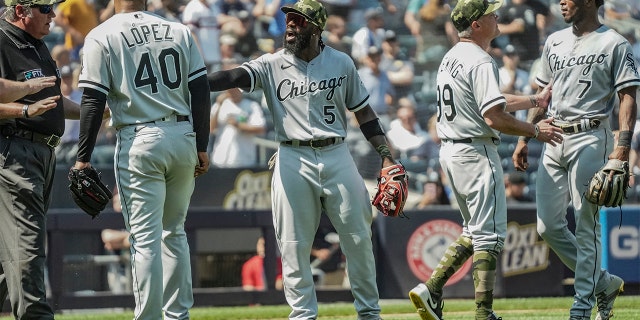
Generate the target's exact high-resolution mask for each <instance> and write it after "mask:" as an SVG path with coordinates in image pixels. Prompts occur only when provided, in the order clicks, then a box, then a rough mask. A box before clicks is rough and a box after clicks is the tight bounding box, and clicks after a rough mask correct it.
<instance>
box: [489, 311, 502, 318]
mask: <svg viewBox="0 0 640 320" xmlns="http://www.w3.org/2000/svg"><path fill="white" fill-rule="evenodd" d="M487 320H502V317H498V316H497V315H496V314H495V313H493V312H491V313H490V314H489V316H488V317H487Z"/></svg>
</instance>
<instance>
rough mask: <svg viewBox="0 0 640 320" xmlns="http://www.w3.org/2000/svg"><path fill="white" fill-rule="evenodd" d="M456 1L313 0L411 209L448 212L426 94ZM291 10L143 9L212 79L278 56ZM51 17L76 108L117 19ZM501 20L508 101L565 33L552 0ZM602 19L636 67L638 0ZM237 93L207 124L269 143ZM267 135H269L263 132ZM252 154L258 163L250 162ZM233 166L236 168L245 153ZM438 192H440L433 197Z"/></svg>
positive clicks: (70, 156)
mask: <svg viewBox="0 0 640 320" xmlns="http://www.w3.org/2000/svg"><path fill="white" fill-rule="evenodd" d="M454 1H455V0H383V1H377V0H359V1H355V0H324V1H321V2H323V3H324V4H325V6H326V7H327V10H328V13H329V17H328V20H327V26H326V30H325V32H324V34H323V42H324V43H325V44H326V45H329V46H332V47H334V48H337V49H339V50H341V51H343V52H345V53H346V54H348V55H350V56H351V58H352V59H353V61H354V63H355V64H356V66H357V67H358V71H359V74H360V77H361V78H362V80H363V82H364V84H365V86H366V87H367V89H368V90H369V93H370V100H369V102H370V104H371V106H372V108H373V109H374V110H375V111H376V112H377V113H378V115H379V117H380V119H381V122H382V123H383V124H384V126H385V127H386V128H385V129H386V130H387V132H389V138H390V140H391V144H392V146H393V149H394V153H395V154H394V157H395V158H396V159H399V160H400V161H401V162H402V163H403V164H404V165H405V166H406V168H407V170H408V171H409V173H410V176H411V178H412V179H411V180H410V181H411V182H412V188H413V189H414V190H415V191H414V192H417V193H419V194H422V197H421V199H420V201H419V202H418V203H417V204H416V207H418V208H424V207H426V206H429V205H432V204H449V203H455V201H448V199H447V197H446V195H447V194H448V190H449V188H448V186H447V183H448V182H447V181H443V179H442V178H441V175H440V174H439V168H438V167H439V164H438V159H437V157H438V145H439V141H438V138H437V136H436V134H435V130H434V126H435V122H434V117H433V116H434V114H435V110H436V103H437V102H436V96H435V93H434V92H435V88H434V86H435V84H434V83H435V73H436V72H435V71H436V68H437V66H438V64H439V63H440V60H441V59H442V57H443V55H444V54H445V53H446V51H447V50H448V49H449V48H451V46H452V45H453V44H455V43H456V42H457V41H458V37H457V33H456V31H455V28H453V26H452V24H451V20H450V18H449V15H450V12H451V8H452V7H453V6H454V4H455V3H453V2H454ZM294 2H295V1H293V0H149V2H148V9H149V11H151V12H154V13H156V14H158V15H161V16H164V17H166V18H168V19H170V20H174V21H179V22H182V23H184V24H186V25H187V26H189V28H190V29H191V30H192V32H193V34H194V36H195V39H196V42H197V44H198V47H199V49H200V51H201V53H202V55H203V58H204V60H205V63H206V65H207V68H208V69H209V72H213V71H217V70H221V69H224V68H229V67H230V66H234V65H237V64H241V63H243V62H245V61H248V60H249V59H251V58H253V57H256V56H259V55H261V54H263V53H267V52H274V51H275V50H278V49H279V48H280V47H281V45H282V35H283V33H284V28H285V24H284V14H283V13H282V12H281V11H280V10H279V8H280V6H282V5H287V4H292V3H294ZM55 13H56V18H55V19H54V22H53V23H52V25H51V33H50V34H49V35H47V36H46V37H45V38H44V40H45V42H46V43H47V46H48V48H49V49H50V50H51V52H52V56H53V58H54V59H55V60H56V62H57V63H58V67H59V70H60V72H61V77H62V78H63V79H64V80H65V81H63V86H62V87H63V94H65V95H66V96H67V97H68V98H69V99H71V100H73V101H76V102H79V101H78V100H79V97H80V96H81V94H80V93H79V91H78V88H77V77H78V74H79V68H80V65H79V57H80V55H81V54H82V44H83V41H84V36H86V34H87V33H88V32H89V31H90V30H91V29H92V28H94V27H95V26H97V25H98V24H100V23H101V22H103V21H105V20H106V19H108V18H109V17H111V16H112V15H113V13H114V7H113V1H109V0H66V1H65V2H62V3H59V4H57V5H56V8H55ZM498 16H499V18H498V19H499V20H498V22H499V28H500V30H501V33H502V35H501V36H500V37H498V38H497V39H495V40H494V41H493V43H492V49H491V52H490V53H491V54H492V55H493V56H494V57H495V60H496V61H497V62H498V64H499V67H500V82H501V83H500V84H501V86H502V90H503V92H505V93H516V94H519V93H522V94H529V93H532V92H535V91H536V89H537V88H536V85H535V82H534V78H535V74H536V68H538V57H539V55H540V50H541V48H542V46H543V44H544V41H545V39H546V37H547V35H549V34H550V33H552V32H554V31H557V30H559V29H562V28H566V27H567V26H568V25H567V24H565V23H564V21H563V19H562V17H561V15H560V10H559V4H558V1H556V0H505V5H504V6H503V7H502V8H501V9H500V11H499V12H498ZM601 21H602V22H603V23H604V24H606V25H608V26H609V27H611V28H613V29H616V30H617V31H618V32H619V33H620V34H622V35H624V36H625V37H626V38H627V39H628V40H629V42H630V43H631V44H632V46H633V49H634V55H635V58H636V60H640V29H638V28H637V26H638V25H640V2H639V1H637V0H606V1H605V4H604V6H603V7H602V8H601ZM636 65H640V61H636ZM243 95H244V98H245V99H246V100H248V101H249V102H247V104H248V105H250V107H243V105H242V104H239V103H235V102H233V101H234V100H236V101H240V100H242V99H241V98H240V97H232V96H229V94H228V93H227V94H225V93H222V94H214V96H213V97H212V101H215V104H214V108H213V110H214V112H215V111H219V110H221V107H220V106H222V107H223V108H224V107H225V106H227V105H229V104H230V105H231V106H228V107H226V108H227V109H229V110H230V111H228V115H227V117H226V119H227V120H223V119H222V118H218V115H217V113H215V114H214V112H212V119H213V118H216V119H217V120H216V122H217V121H226V123H225V125H226V127H228V128H232V129H233V128H235V130H237V131H238V132H237V133H235V134H236V135H237V136H240V137H243V138H246V139H248V140H247V141H251V138H252V137H253V136H257V137H262V138H265V139H271V138H272V134H273V133H272V126H271V120H270V116H269V115H268V112H269V111H268V110H267V108H266V105H265V104H264V101H263V100H262V96H261V94H260V93H259V92H258V93H257V94H256V93H253V94H243ZM251 100H252V101H251ZM256 103H258V104H259V105H260V106H261V107H262V108H261V109H262V112H263V113H264V115H263V116H250V117H248V115H250V114H251V113H255V111H256V107H255V106H256ZM243 108H244V109H247V108H248V109H247V110H244V109H243ZM223 110H224V109H223ZM231 116H233V117H231ZM516 116H517V117H518V118H520V119H524V117H526V114H520V113H518V114H516ZM248 118H249V119H252V118H256V119H258V120H255V122H256V123H257V124H256V126H258V129H250V128H249V129H247V128H248V125H244V124H242V123H243V121H246V119H248ZM614 118H615V117H614ZM260 119H263V120H260ZM77 122H78V121H77V120H68V121H67V130H66V133H65V136H64V137H63V138H62V142H63V143H62V144H61V145H60V146H59V147H58V150H57V153H58V163H59V164H60V165H67V164H69V163H73V161H75V158H74V157H75V154H76V148H74V147H75V145H76V144H77V139H78V137H77V134H78V130H77V127H78V123H77ZM212 123H213V122H212ZM250 123H251V122H249V124H250ZM350 124H351V125H352V126H351V129H353V130H351V131H353V132H354V134H350V135H349V136H348V137H347V142H348V143H349V146H350V149H351V151H352V155H353V157H354V159H355V161H356V163H357V164H358V168H359V169H360V173H361V175H362V176H363V177H364V178H365V179H375V176H376V175H377V173H378V171H379V168H380V163H379V161H380V160H379V157H378V156H377V154H376V152H375V150H373V149H372V148H371V146H370V145H369V144H368V143H367V141H365V140H364V138H363V137H362V135H361V134H358V131H359V130H358V128H357V126H356V125H355V122H351V123H350ZM229 125H231V126H229ZM263 126H266V130H265V129H264V128H263ZM612 126H613V127H614V128H615V127H616V124H615V123H613V124H612ZM224 127H225V126H224V125H223V126H212V131H211V137H212V139H211V141H212V142H211V143H210V148H209V150H210V151H212V150H214V149H216V150H223V151H222V152H225V153H228V152H229V150H228V149H227V150H226V151H225V148H229V147H228V146H229V145H230V144H229V143H222V144H220V141H221V140H222V139H217V141H216V138H217V137H219V136H221V135H222V129H221V128H224ZM243 128H244V129H243ZM636 128H640V126H636ZM636 130H638V129H636ZM227 131H228V130H227ZM245 131H246V132H245ZM227 135H228V132H227ZM243 135H244V136H243ZM516 142H517V137H512V136H505V135H503V136H502V143H501V145H500V147H499V150H500V153H501V156H502V157H503V162H502V163H503V167H504V169H505V173H507V175H508V174H510V173H513V172H514V171H515V170H514V169H513V164H512V161H511V154H512V152H513V150H514V147H515V144H516ZM114 143H115V140H114V138H113V129H112V128H110V127H109V124H108V120H107V121H105V123H104V125H103V128H102V130H101V133H100V137H99V140H98V147H97V148H96V153H95V155H94V159H93V162H94V163H96V164H101V163H102V164H109V163H111V162H112V161H113V158H112V153H113V147H114ZM217 143H218V144H219V145H218V144H217ZM632 147H633V153H632V158H631V165H632V167H633V169H634V172H635V173H636V174H638V173H640V157H638V153H639V152H640V142H639V141H638V134H637V132H636V134H634V139H633V143H632ZM256 148H257V146H256ZM541 148H542V145H541V144H540V143H531V144H530V145H529V149H530V153H529V154H530V157H531V158H530V159H529V162H530V163H531V164H532V165H531V166H530V168H529V170H528V171H527V175H526V176H525V177H521V176H519V178H518V180H519V184H520V185H523V184H524V185H523V186H522V189H523V190H524V191H523V195H522V199H528V200H530V201H534V200H535V194H534V192H533V191H534V190H535V188H534V184H535V176H536V168H537V159H536V158H535V155H536V154H540V150H541ZM245 149H246V148H245ZM239 152H240V151H239ZM248 154H250V155H251V156H252V157H255V152H249V153H248ZM210 158H211V159H215V158H216V157H215V156H211V157H210ZM237 158H238V159H243V157H242V154H240V155H238V156H237ZM245 160H246V159H245ZM249 163H251V162H249ZM254 163H255V164H256V165H257V166H263V165H264V166H266V164H261V163H258V162H257V161H256V162H254ZM246 165H247V162H246V161H244V162H243V161H239V162H238V163H237V166H246ZM213 166H214V167H215V166H216V164H215V163H214V164H213ZM220 166H224V167H233V166H234V163H233V162H231V161H227V162H226V163H225V164H224V165H220ZM636 180H637V179H636ZM434 183H436V186H437V190H438V191H437V195H436V193H435V192H436V191H434V190H436V189H434V187H433V184H434ZM634 183H635V184H634V186H633V187H632V188H631V194H630V195H629V199H628V201H629V202H640V181H637V182H636V181H634ZM505 184H509V180H508V179H505ZM443 195H445V196H443Z"/></svg>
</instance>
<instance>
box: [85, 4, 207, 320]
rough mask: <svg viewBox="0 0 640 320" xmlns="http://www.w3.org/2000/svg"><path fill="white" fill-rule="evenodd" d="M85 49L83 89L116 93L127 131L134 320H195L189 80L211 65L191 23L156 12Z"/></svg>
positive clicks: (126, 211)
mask: <svg viewBox="0 0 640 320" xmlns="http://www.w3.org/2000/svg"><path fill="white" fill-rule="evenodd" d="M83 51H84V54H83V61H82V65H83V68H82V73H81V75H80V87H83V88H85V94H86V91H87V89H89V88H90V89H93V90H97V91H99V92H102V93H104V94H106V95H107V102H108V104H109V108H110V109H111V115H112V122H113V126H114V127H115V128H116V129H117V145H116V153H115V173H116V184H117V186H118V189H119V192H120V198H121V202H122V214H123V215H124V219H125V225H126V227H127V229H128V230H129V231H130V232H131V237H130V240H131V267H132V270H133V290H134V297H135V301H136V308H135V311H134V317H135V319H152V320H157V319H162V318H163V313H164V319H187V318H188V317H189V308H190V307H191V306H192V304H193V296H192V286H191V281H192V279H191V265H190V259H191V257H190V253H189V245H188V243H187V237H186V233H185V230H184V222H185V219H186V215H187V209H188V207H189V201H190V198H191V194H192V193H193V189H194V186H195V180H194V168H195V167H196V165H198V155H197V152H196V133H194V127H193V125H192V124H191V122H190V121H189V118H190V115H191V114H192V110H191V93H192V92H190V86H189V83H190V82H192V80H194V79H196V78H199V77H202V79H204V76H206V68H205V66H204V62H203V60H202V57H201V56H200V53H199V52H198V48H197V46H196V45H195V43H194V41H193V39H192V37H191V32H190V31H189V29H188V28H187V27H186V26H184V25H182V24H180V23H173V22H169V21H167V20H164V19H163V18H161V17H159V16H156V15H153V14H149V13H146V12H131V13H120V14H116V15H114V16H113V17H112V18H110V19H109V20H107V21H105V22H104V23H103V24H101V25H100V26H98V27H96V28H95V29H93V30H92V31H91V32H90V33H89V34H88V35H87V37H86V39H85V44H84V49H83ZM203 89H204V91H207V94H208V87H207V86H206V85H205V86H204V88H203ZM84 102H85V101H84V99H83V107H84ZM207 104H208V102H207ZM194 114H195V113H194ZM206 115H208V110H207V113H206ZM194 120H196V119H195V117H194ZM204 121H208V118H207V119H205V120H204Z"/></svg>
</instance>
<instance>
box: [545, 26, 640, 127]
mask: <svg viewBox="0 0 640 320" xmlns="http://www.w3.org/2000/svg"><path fill="white" fill-rule="evenodd" d="M542 57H543V58H544V59H543V60H542V68H541V71H540V73H539V74H538V75H537V77H536V83H537V84H538V85H540V86H543V87H544V86H546V85H548V84H549V82H550V81H551V79H554V82H553V95H552V102H551V106H550V107H549V110H548V114H549V116H551V117H554V118H556V119H558V120H562V121H573V120H578V119H581V118H600V119H604V118H607V117H608V115H609V114H611V110H612V109H613V108H614V105H615V100H616V92H617V91H620V89H623V88H626V87H629V86H638V85H640V78H639V76H638V69H637V66H636V65H635V61H634V58H633V53H632V49H631V46H630V44H629V42H628V41H627V40H626V39H625V38H624V37H622V36H621V35H619V34H618V33H617V32H615V31H614V30H611V29H609V27H607V26H604V25H603V26H601V27H600V28H598V30H596V31H594V32H591V33H589V34H587V35H585V36H582V37H576V36H575V35H574V34H573V31H572V27H569V28H566V29H564V30H560V31H558V32H555V33H553V34H551V35H550V36H549V37H548V38H547V41H546V42H545V45H544V50H543V55H542ZM612 85H613V87H614V90H611V86H612Z"/></svg>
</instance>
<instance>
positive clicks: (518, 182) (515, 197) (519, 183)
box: [505, 171, 533, 204]
mask: <svg viewBox="0 0 640 320" xmlns="http://www.w3.org/2000/svg"><path fill="white" fill-rule="evenodd" d="M527 186H528V177H527V174H526V173H524V172H521V171H513V172H509V173H508V174H505V194H506V196H507V204H509V203H523V202H529V203H533V199H532V198H531V197H529V196H528V195H527V193H526V190H527V188H528V187H527Z"/></svg>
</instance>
